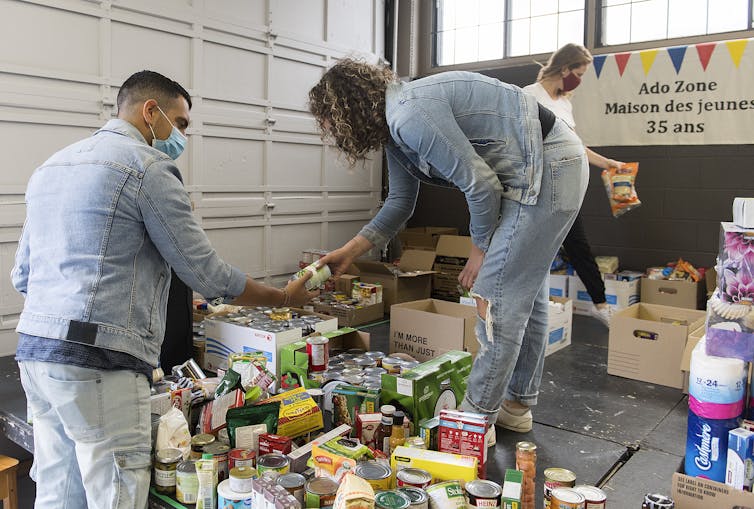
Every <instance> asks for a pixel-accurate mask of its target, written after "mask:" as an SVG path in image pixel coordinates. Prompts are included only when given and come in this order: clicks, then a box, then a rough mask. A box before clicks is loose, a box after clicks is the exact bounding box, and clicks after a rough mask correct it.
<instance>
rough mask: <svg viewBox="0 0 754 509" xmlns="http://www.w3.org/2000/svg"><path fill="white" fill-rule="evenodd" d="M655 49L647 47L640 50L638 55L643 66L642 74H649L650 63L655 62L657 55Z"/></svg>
mask: <svg viewBox="0 0 754 509" xmlns="http://www.w3.org/2000/svg"><path fill="white" fill-rule="evenodd" d="M657 51H658V50H656V49H648V50H645V51H640V52H639V56H640V57H641V65H642V67H644V76H646V75H647V74H649V70H650V69H651V68H652V64H654V63H655V57H657Z"/></svg>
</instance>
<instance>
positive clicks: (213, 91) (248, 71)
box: [203, 42, 267, 102]
mask: <svg viewBox="0 0 754 509" xmlns="http://www.w3.org/2000/svg"><path fill="white" fill-rule="evenodd" d="M266 58H267V57H266V55H264V54H262V53H256V52H253V51H248V50H244V49H240V48H234V47H231V46H223V45H220V44H213V43H207V42H205V44H204V69H203V79H204V86H205V89H204V91H205V94H206V95H208V96H209V97H212V98H215V99H227V100H233V101H237V102H244V101H252V100H257V101H259V100H264V99H265V98H266V96H267V94H266V91H265V81H266V77H267V71H266Z"/></svg>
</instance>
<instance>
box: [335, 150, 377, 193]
mask: <svg viewBox="0 0 754 509" xmlns="http://www.w3.org/2000/svg"><path fill="white" fill-rule="evenodd" d="M371 157H378V158H379V157H380V156H379V154H373V155H372V156H371ZM373 172H374V162H373V161H372V160H369V161H360V162H358V163H356V164H355V165H353V166H351V165H350V163H349V162H348V161H346V159H345V156H343V155H342V154H341V153H340V152H339V151H338V150H337V149H335V148H328V150H327V152H326V154H325V185H326V186H327V187H328V188H330V187H331V188H335V189H337V188H339V187H347V188H354V187H357V188H362V189H369V188H371V187H372V182H373V178H372V174H373Z"/></svg>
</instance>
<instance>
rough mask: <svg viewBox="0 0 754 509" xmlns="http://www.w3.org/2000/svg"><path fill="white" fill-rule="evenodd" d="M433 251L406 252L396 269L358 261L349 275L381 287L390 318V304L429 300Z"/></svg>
mask: <svg viewBox="0 0 754 509" xmlns="http://www.w3.org/2000/svg"><path fill="white" fill-rule="evenodd" d="M434 262H435V253H434V252H433V251H419V250H415V249H414V250H406V251H404V253H403V256H401V261H400V263H399V264H398V269H400V271H402V273H401V272H400V271H399V273H396V267H395V266H394V265H392V264H389V263H382V262H375V261H368V260H357V261H356V262H354V264H353V266H352V270H351V271H350V272H357V273H358V275H359V278H360V280H361V281H362V282H364V283H380V284H381V285H382V301H383V302H384V303H385V311H386V312H387V313H388V314H389V313H390V312H391V310H390V307H391V306H392V305H393V304H398V303H401V302H409V301H412V300H419V299H426V298H429V296H430V294H431V292H432V274H434V271H433V270H432V265H433V264H434Z"/></svg>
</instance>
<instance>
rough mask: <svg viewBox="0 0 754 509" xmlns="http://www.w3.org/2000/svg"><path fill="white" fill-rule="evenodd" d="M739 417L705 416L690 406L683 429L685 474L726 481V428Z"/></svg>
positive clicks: (731, 426)
mask: <svg viewBox="0 0 754 509" xmlns="http://www.w3.org/2000/svg"><path fill="white" fill-rule="evenodd" d="M737 427H738V419H706V418H704V417H699V416H698V415H695V414H694V412H692V411H691V410H689V420H688V429H687V432H686V460H685V463H684V465H685V467H684V468H685V472H686V475H690V476H692V477H704V478H706V479H711V480H713V481H717V482H725V471H726V467H727V457H728V432H730V430H732V429H736V428H737Z"/></svg>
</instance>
